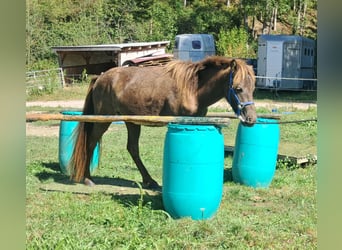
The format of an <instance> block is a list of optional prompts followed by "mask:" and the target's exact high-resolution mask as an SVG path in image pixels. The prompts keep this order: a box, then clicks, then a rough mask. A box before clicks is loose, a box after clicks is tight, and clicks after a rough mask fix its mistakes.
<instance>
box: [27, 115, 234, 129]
mask: <svg viewBox="0 0 342 250" xmlns="http://www.w3.org/2000/svg"><path fill="white" fill-rule="evenodd" d="M49 120H60V121H79V122H116V121H124V122H131V123H135V124H139V125H148V126H164V125H167V124H168V123H181V124H198V125H219V126H227V125H229V123H230V119H229V118H227V117H192V116H142V115H64V114H31V113H28V114H26V121H49Z"/></svg>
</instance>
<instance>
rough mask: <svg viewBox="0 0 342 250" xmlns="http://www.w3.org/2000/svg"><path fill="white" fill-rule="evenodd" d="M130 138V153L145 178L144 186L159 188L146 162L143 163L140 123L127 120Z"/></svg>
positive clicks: (128, 145) (128, 148)
mask: <svg viewBox="0 0 342 250" xmlns="http://www.w3.org/2000/svg"><path fill="white" fill-rule="evenodd" d="M126 127H127V132H128V139H127V150H128V152H129V153H130V155H131V157H132V159H133V160H134V162H135V164H136V165H137V167H138V169H139V171H140V174H141V176H142V179H143V186H144V187H147V188H159V187H160V186H159V185H158V183H157V182H156V181H155V180H153V179H152V177H151V176H150V174H149V173H148V171H147V169H146V168H145V166H144V164H143V163H142V161H141V159H140V155H139V137H140V129H141V126H140V125H136V124H133V123H129V122H126Z"/></svg>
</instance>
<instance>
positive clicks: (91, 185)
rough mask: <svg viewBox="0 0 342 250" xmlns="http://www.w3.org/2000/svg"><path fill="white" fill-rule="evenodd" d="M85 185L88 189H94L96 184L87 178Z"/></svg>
mask: <svg viewBox="0 0 342 250" xmlns="http://www.w3.org/2000/svg"><path fill="white" fill-rule="evenodd" d="M84 185H86V186H88V187H93V186H95V183H94V182H93V181H92V180H91V179H89V178H85V179H84Z"/></svg>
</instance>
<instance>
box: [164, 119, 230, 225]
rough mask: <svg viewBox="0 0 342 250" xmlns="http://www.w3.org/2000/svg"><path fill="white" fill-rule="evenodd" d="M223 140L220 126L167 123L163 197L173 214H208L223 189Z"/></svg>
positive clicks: (214, 208)
mask: <svg viewBox="0 0 342 250" xmlns="http://www.w3.org/2000/svg"><path fill="white" fill-rule="evenodd" d="M223 161H224V143H223V135H222V133H221V129H220V128H219V127H215V126H213V125H182V124H169V125H168V131H167V133H166V136H165V143H164V155H163V188H162V199H163V204H164V208H165V211H166V212H168V213H169V214H170V215H171V216H172V217H173V218H175V219H177V218H182V217H191V218H192V219H194V220H202V219H209V218H211V217H212V216H213V215H214V214H215V213H216V211H217V209H218V208H219V205H220V203H221V198H222V189H223V172H224V162H223Z"/></svg>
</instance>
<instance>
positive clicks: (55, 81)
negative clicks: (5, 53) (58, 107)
mask: <svg viewBox="0 0 342 250" xmlns="http://www.w3.org/2000/svg"><path fill="white" fill-rule="evenodd" d="M64 85H65V81H64V74H63V70H62V68H56V69H48V70H35V71H28V72H26V95H35V94H40V93H52V92H53V91H54V90H55V89H58V88H63V87H64Z"/></svg>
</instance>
